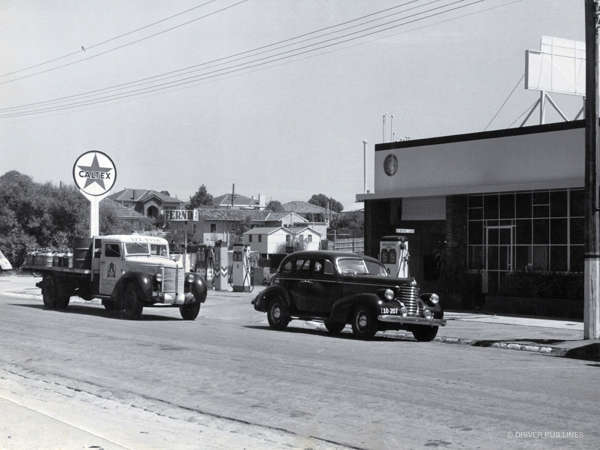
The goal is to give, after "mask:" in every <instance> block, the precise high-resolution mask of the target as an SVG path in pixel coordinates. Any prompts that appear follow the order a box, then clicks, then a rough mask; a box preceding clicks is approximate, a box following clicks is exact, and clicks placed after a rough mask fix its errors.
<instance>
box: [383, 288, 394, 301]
mask: <svg viewBox="0 0 600 450" xmlns="http://www.w3.org/2000/svg"><path fill="white" fill-rule="evenodd" d="M394 295H395V294H394V291H392V290H391V289H386V290H385V292H384V293H383V296H384V297H385V299H386V300H394Z"/></svg>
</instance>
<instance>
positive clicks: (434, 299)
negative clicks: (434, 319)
mask: <svg viewBox="0 0 600 450" xmlns="http://www.w3.org/2000/svg"><path fill="white" fill-rule="evenodd" d="M429 301H430V302H431V304H432V305H437V304H438V303H439V302H440V296H439V295H437V294H431V296H430V297H429Z"/></svg>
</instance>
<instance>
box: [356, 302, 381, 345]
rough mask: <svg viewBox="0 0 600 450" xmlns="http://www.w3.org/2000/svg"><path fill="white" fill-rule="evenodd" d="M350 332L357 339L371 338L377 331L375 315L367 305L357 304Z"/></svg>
mask: <svg viewBox="0 0 600 450" xmlns="http://www.w3.org/2000/svg"><path fill="white" fill-rule="evenodd" d="M352 332H353V333H354V336H355V337H357V338H359V339H371V338H372V337H373V336H375V333H377V317H376V316H375V313H374V312H373V310H372V309H371V308H369V307H368V306H357V307H356V309H355V310H354V316H353V317H352Z"/></svg>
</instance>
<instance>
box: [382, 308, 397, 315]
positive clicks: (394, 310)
mask: <svg viewBox="0 0 600 450" xmlns="http://www.w3.org/2000/svg"><path fill="white" fill-rule="evenodd" d="M381 314H398V308H387V307H384V308H381Z"/></svg>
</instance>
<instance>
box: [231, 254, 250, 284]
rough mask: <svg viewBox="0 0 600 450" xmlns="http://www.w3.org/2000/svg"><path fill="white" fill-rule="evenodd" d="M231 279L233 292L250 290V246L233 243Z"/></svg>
mask: <svg viewBox="0 0 600 450" xmlns="http://www.w3.org/2000/svg"><path fill="white" fill-rule="evenodd" d="M232 271H233V273H232V279H233V283H232V284H233V291H234V292H250V291H251V290H252V265H251V264H250V246H249V245H244V244H234V245H233V266H232Z"/></svg>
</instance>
